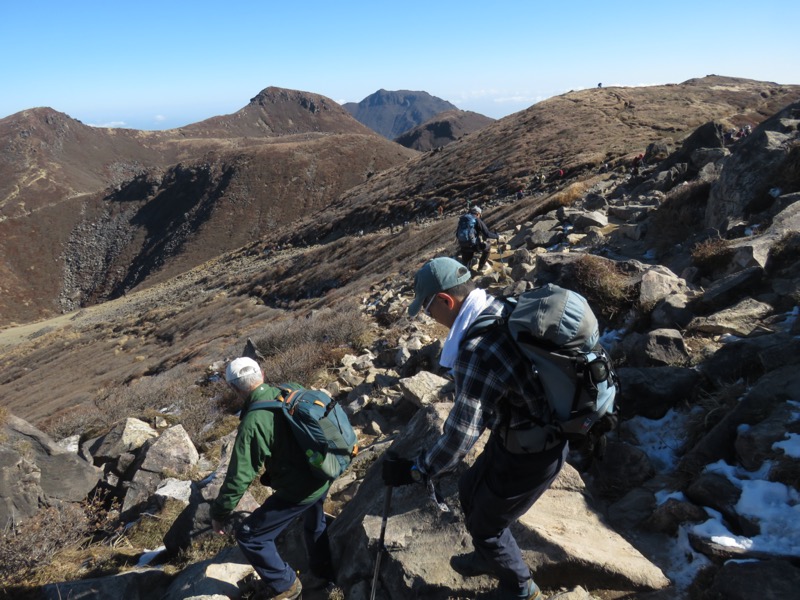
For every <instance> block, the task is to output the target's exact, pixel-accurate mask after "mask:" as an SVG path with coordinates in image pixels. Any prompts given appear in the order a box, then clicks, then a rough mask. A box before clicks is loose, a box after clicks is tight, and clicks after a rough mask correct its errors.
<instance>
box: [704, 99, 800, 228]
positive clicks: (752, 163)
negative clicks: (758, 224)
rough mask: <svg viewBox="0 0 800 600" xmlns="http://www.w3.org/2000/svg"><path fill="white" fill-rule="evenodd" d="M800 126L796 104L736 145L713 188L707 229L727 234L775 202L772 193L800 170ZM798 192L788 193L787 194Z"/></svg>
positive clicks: (709, 203)
mask: <svg viewBox="0 0 800 600" xmlns="http://www.w3.org/2000/svg"><path fill="white" fill-rule="evenodd" d="M798 123H800V102H795V103H794V104H790V105H789V106H787V107H786V108H785V109H783V110H782V111H781V112H780V113H778V114H777V115H775V116H773V117H771V118H769V119H767V120H766V121H764V122H763V123H761V124H760V125H759V126H758V127H756V129H755V130H754V131H753V133H752V134H751V135H749V136H748V137H746V138H744V139H743V140H741V141H739V142H738V143H737V147H736V148H735V151H734V152H733V154H731V156H730V157H728V158H727V160H726V163H725V167H724V168H723V170H722V174H721V175H720V178H719V180H718V181H717V182H716V184H714V185H712V187H711V194H710V196H709V199H708V205H707V207H706V217H705V224H706V226H707V227H713V228H715V229H719V230H721V231H727V230H728V229H729V228H730V227H731V225H732V224H733V223H735V222H736V220H738V219H739V218H741V217H742V216H744V215H745V214H746V213H752V212H759V211H761V210H764V209H765V208H768V206H769V205H770V204H771V203H772V200H773V198H771V197H770V195H769V190H770V189H772V188H773V186H775V182H776V181H780V180H782V179H788V180H790V181H791V180H793V178H792V177H791V176H790V175H791V174H790V173H789V172H788V171H790V170H792V169H796V168H797V167H796V153H797V152H798V143H799V142H800V127H798ZM785 175H786V176H785ZM795 181H796V179H795ZM795 191H797V190H796V189H793V190H785V192H786V193H789V192H795Z"/></svg>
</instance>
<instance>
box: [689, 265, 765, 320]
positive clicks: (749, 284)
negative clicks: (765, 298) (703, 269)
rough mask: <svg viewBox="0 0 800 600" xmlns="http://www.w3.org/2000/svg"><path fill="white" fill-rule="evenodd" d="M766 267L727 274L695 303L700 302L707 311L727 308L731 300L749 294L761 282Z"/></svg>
mask: <svg viewBox="0 0 800 600" xmlns="http://www.w3.org/2000/svg"><path fill="white" fill-rule="evenodd" d="M763 277H764V269H762V268H761V267H749V268H747V269H743V270H741V271H738V272H736V273H732V274H730V275H726V276H725V277H722V278H721V279H718V280H717V281H715V282H713V283H712V284H711V285H710V286H708V287H707V288H706V289H705V290H704V291H703V293H702V295H701V296H700V297H699V298H698V299H697V301H696V302H694V303H693V304H699V305H700V307H701V308H703V309H704V310H706V311H713V310H719V309H722V308H726V307H727V306H728V305H729V304H730V303H731V302H733V301H736V300H738V299H739V298H742V297H743V296H747V295H749V294H748V292H749V291H750V290H752V288H753V287H754V286H755V285H756V284H758V283H760V282H761V279H762V278H763Z"/></svg>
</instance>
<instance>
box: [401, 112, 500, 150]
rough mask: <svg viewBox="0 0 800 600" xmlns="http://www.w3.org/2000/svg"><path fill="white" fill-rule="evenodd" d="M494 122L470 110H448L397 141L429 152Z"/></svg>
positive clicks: (407, 146) (408, 146)
mask: <svg viewBox="0 0 800 600" xmlns="http://www.w3.org/2000/svg"><path fill="white" fill-rule="evenodd" d="M493 122H494V119H492V118H491V117H486V116H484V115H482V114H479V113H476V112H472V111H469V110H459V109H455V110H448V111H446V112H443V113H439V114H438V115H435V116H434V117H433V118H431V119H428V120H427V121H425V122H424V123H423V124H422V125H418V126H417V127H415V128H414V129H411V130H409V131H406V132H405V133H404V134H402V135H400V136H399V137H398V138H397V139H395V142H397V143H398V144H400V145H401V146H405V147H406V148H411V149H412V150H419V151H420V152H427V151H429V150H435V149H436V148H441V147H442V146H446V145H447V144H449V143H451V142H455V141H456V140H457V139H459V138H460V137H462V136H465V135H467V134H468V133H472V132H473V131H477V130H478V129H481V128H483V127H486V126H487V125H489V124H490V123H493Z"/></svg>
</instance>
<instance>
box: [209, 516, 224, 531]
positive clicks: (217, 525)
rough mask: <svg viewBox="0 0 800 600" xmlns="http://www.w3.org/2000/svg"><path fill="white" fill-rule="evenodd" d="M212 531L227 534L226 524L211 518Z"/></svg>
mask: <svg viewBox="0 0 800 600" xmlns="http://www.w3.org/2000/svg"><path fill="white" fill-rule="evenodd" d="M211 531H213V532H214V533H218V534H220V535H225V524H224V523H221V522H220V521H217V520H216V519H211Z"/></svg>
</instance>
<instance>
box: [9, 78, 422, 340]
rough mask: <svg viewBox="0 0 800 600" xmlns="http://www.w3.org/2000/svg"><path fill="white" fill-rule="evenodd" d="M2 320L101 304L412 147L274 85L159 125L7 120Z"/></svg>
mask: <svg viewBox="0 0 800 600" xmlns="http://www.w3.org/2000/svg"><path fill="white" fill-rule="evenodd" d="M0 140H2V142H3V143H2V146H0V255H2V257H3V261H2V264H0V325H2V324H8V323H11V322H14V321H16V322H25V321H31V320H36V319H41V318H45V317H48V316H52V315H54V314H58V313H59V312H61V311H64V310H72V309H74V308H78V307H80V306H85V305H87V304H88V303H94V302H97V301H103V300H105V299H108V298H110V297H114V296H117V295H119V294H121V293H124V292H126V291H128V290H129V289H131V288H133V287H135V286H137V285H140V284H141V283H143V282H145V281H147V280H148V278H150V277H151V276H153V275H155V274H156V273H159V274H160V277H161V278H162V279H163V278H164V277H169V276H172V275H175V274H178V273H180V272H182V271H183V270H185V269H188V268H191V267H193V266H195V265H197V264H200V263H201V262H203V261H205V260H208V259H209V258H211V257H213V256H216V255H217V254H219V253H220V252H224V251H226V250H230V249H232V248H235V247H238V246H240V245H242V244H244V243H246V242H248V241H250V240H252V239H253V238H254V237H258V236H260V235H264V234H271V235H278V233H279V232H282V231H284V230H285V228H286V226H287V225H288V224H289V223H291V222H293V221H294V220H296V219H297V218H298V217H300V216H302V215H306V214H308V213H309V212H314V211H316V210H318V209H319V208H321V207H323V206H325V205H327V204H328V203H330V202H331V201H332V200H333V199H334V198H336V197H337V196H339V195H340V194H341V193H342V192H343V191H345V190H346V189H349V188H351V187H353V186H355V185H357V184H360V183H363V182H364V181H366V180H367V179H368V177H370V176H371V175H372V174H374V173H375V172H378V171H380V170H382V169H385V168H387V167H390V166H393V165H395V164H398V163H401V162H405V161H406V160H408V158H409V157H411V156H413V155H414V152H413V151H411V150H407V149H405V148H402V147H400V146H398V145H397V144H394V143H392V142H389V141H387V140H385V139H383V138H382V137H380V136H379V135H377V134H375V133H374V132H372V131H370V130H369V129H367V128H366V127H364V126H363V125H361V124H360V123H358V122H357V121H355V119H353V118H352V117H351V116H350V115H349V113H347V111H345V110H344V109H342V108H341V107H340V106H339V105H337V104H336V103H335V102H333V101H331V100H330V99H327V98H325V97H323V96H319V95H317V94H310V93H306V92H296V91H293V90H283V89H279V88H267V89H266V90H264V91H262V92H261V93H260V94H259V95H258V96H256V97H255V98H253V100H251V102H250V103H249V104H248V105H247V106H245V107H244V108H243V109H242V110H240V111H238V112H237V113H234V114H232V115H226V116H220V117H214V118H213V119H209V120H207V121H203V122H201V123H197V124H194V125H190V126H188V127H184V128H181V129H175V130H169V131H162V132H140V131H134V130H124V129H122V130H117V129H99V128H93V127H87V126H85V125H83V124H82V123H80V122H79V121H76V120H74V119H71V118H70V117H68V116H66V115H63V114H61V113H57V112H55V111H53V110H51V109H44V108H43V109H32V110H30V111H24V112H22V113H18V114H17V115H12V116H11V117H7V118H5V119H2V120H0Z"/></svg>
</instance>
